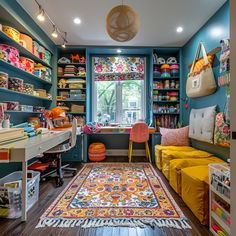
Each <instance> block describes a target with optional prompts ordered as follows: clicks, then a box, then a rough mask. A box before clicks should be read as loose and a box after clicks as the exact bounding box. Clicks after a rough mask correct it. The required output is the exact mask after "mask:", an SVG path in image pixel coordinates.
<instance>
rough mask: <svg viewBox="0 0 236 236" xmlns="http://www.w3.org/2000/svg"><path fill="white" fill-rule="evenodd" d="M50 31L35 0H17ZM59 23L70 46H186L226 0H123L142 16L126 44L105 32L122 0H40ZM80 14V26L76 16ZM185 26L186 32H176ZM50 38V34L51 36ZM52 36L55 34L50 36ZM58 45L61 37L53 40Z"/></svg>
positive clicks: (48, 32)
mask: <svg viewBox="0 0 236 236" xmlns="http://www.w3.org/2000/svg"><path fill="white" fill-rule="evenodd" d="M17 1H18V2H19V3H20V5H21V6H22V7H23V8H24V9H25V10H26V11H27V12H28V13H29V14H30V15H31V16H32V18H33V19H35V21H36V22H37V23H38V24H39V26H40V27H41V28H42V29H43V30H44V31H45V32H46V33H47V34H48V35H50V34H51V31H52V27H51V25H50V24H49V23H48V22H44V23H41V22H38V21H37V20H36V14H37V12H38V7H37V5H36V3H35V1H34V0H17ZM38 1H39V2H40V4H42V6H43V8H44V9H45V11H46V12H47V13H48V15H49V16H50V18H51V19H52V20H53V21H54V22H55V23H56V25H57V26H58V27H59V28H60V29H61V30H63V31H67V33H68V44H71V45H101V46H104V45H106V46H108V45H109V46H111V45H122V46H183V45H184V44H185V43H186V42H187V41H188V40H189V39H190V38H191V37H192V36H193V35H194V33H195V32H197V31H198V30H199V29H200V28H201V26H202V25H204V23H205V22H206V21H207V20H208V19H209V18H210V17H211V16H212V15H213V14H214V13H215V12H216V11H217V10H218V9H219V8H220V7H221V6H222V5H223V4H224V3H225V2H226V0H124V4H127V5H130V6H132V7H133V8H134V9H135V10H136V11H137V12H138V14H139V15H140V21H141V26H140V30H139V32H138V34H137V35H136V37H135V38H134V39H132V40H131V41H129V42H125V43H118V42H115V41H114V40H112V39H111V38H110V37H109V36H108V34H107V33H106V25H105V20H106V15H107V14H108V12H109V10H110V9H111V8H113V7H114V6H116V5H120V4H121V0H38ZM75 17H79V18H81V20H82V23H81V24H80V25H75V24H74V23H73V19H74V18H75ZM177 26H183V27H184V32H183V33H181V34H177V33H176V27H177ZM50 37H51V35H50ZM51 38H52V37H51ZM53 41H54V42H55V43H56V44H61V43H62V42H61V40H58V39H56V40H55V39H53Z"/></svg>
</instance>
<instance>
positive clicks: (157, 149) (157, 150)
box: [155, 145, 196, 170]
mask: <svg viewBox="0 0 236 236" xmlns="http://www.w3.org/2000/svg"><path fill="white" fill-rule="evenodd" d="M162 150H173V151H185V152H188V151H194V150H196V149H195V148H193V147H189V146H162V145H156V146H155V163H156V166H157V168H158V169H159V170H161V169H162Z"/></svg>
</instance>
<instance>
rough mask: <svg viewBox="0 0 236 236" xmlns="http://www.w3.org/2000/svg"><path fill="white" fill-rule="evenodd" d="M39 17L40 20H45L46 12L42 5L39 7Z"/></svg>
mask: <svg viewBox="0 0 236 236" xmlns="http://www.w3.org/2000/svg"><path fill="white" fill-rule="evenodd" d="M37 19H38V20H39V21H45V14H44V10H43V9H42V7H39V13H38V15H37Z"/></svg>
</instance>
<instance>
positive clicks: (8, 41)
mask: <svg viewBox="0 0 236 236" xmlns="http://www.w3.org/2000/svg"><path fill="white" fill-rule="evenodd" d="M0 39H1V43H6V44H7V45H10V46H13V47H15V48H17V49H18V50H19V52H20V55H21V56H25V57H28V58H30V59H32V60H34V61H35V62H38V63H41V64H42V65H44V66H47V67H49V68H51V69H52V67H51V66H50V65H49V64H48V63H46V62H45V61H43V60H42V59H40V58H38V57H37V56H35V55H34V54H33V53H32V52H30V51H28V50H27V49H26V48H24V47H23V46H22V45H21V44H19V43H17V42H16V41H15V40H14V39H12V38H10V37H9V36H8V35H6V34H5V33H4V32H2V31H0Z"/></svg>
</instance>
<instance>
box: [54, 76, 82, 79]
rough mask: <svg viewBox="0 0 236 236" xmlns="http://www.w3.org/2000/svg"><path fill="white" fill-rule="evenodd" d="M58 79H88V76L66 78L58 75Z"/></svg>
mask: <svg viewBox="0 0 236 236" xmlns="http://www.w3.org/2000/svg"><path fill="white" fill-rule="evenodd" d="M57 77H58V78H64V79H86V76H73V75H72V76H64V75H62V76H60V75H58V76H57Z"/></svg>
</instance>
